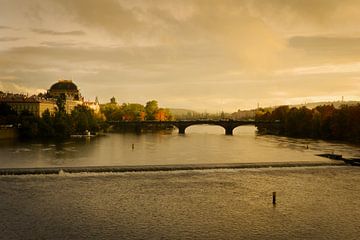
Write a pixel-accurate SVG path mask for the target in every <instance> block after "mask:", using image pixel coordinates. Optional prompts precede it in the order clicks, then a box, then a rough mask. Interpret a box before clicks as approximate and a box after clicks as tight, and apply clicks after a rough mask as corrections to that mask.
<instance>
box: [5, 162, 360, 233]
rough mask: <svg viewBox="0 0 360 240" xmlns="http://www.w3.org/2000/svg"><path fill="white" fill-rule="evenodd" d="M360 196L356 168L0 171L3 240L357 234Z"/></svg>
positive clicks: (358, 175) (359, 176) (358, 177)
mask: <svg viewBox="0 0 360 240" xmlns="http://www.w3.org/2000/svg"><path fill="white" fill-rule="evenodd" d="M273 191H276V192H277V204H276V206H275V207H274V206H273V205H272V197H271V196H272V192H273ZM359 199H360V171H359V168H355V167H316V168H282V169H276V168H275V169H256V170H248V169H242V170H217V171H214V170H212V171H210V170H205V171H204V170H202V171H175V172H152V173H141V172H140V173H117V174H111V173H104V174H99V173H97V174H95V173H94V174H93V173H91V174H87V173H82V174H63V175H46V176H45V175H27V176H0V203H1V204H0V216H1V217H0V233H1V234H0V239H359V238H358V237H359V236H360V225H359V222H360V210H359V207H358V205H359Z"/></svg>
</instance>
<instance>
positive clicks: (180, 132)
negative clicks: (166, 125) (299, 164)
mask: <svg viewBox="0 0 360 240" xmlns="http://www.w3.org/2000/svg"><path fill="white" fill-rule="evenodd" d="M185 128H186V127H183V126H181V127H180V126H178V129H179V134H185Z"/></svg>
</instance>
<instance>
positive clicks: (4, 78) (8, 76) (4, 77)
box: [0, 75, 18, 81]
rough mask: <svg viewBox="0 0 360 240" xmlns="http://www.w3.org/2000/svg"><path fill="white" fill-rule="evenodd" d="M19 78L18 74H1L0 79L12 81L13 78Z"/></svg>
mask: <svg viewBox="0 0 360 240" xmlns="http://www.w3.org/2000/svg"><path fill="white" fill-rule="evenodd" d="M17 79H18V77H17V76H12V75H5V76H1V75H0V81H1V80H5V81H11V80H17Z"/></svg>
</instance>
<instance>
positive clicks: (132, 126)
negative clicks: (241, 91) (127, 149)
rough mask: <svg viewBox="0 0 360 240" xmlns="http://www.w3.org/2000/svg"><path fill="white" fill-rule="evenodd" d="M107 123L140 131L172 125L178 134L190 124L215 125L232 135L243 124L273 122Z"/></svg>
mask: <svg viewBox="0 0 360 240" xmlns="http://www.w3.org/2000/svg"><path fill="white" fill-rule="evenodd" d="M109 124H111V125H115V126H120V127H122V128H128V129H135V130H136V131H137V132H141V130H142V129H144V128H149V127H154V128H156V127H165V128H166V127H173V126H175V127H176V128H177V129H178V130H179V134H185V130H186V128H187V127H190V126H192V125H217V126H221V127H223V128H224V129H225V134H226V135H232V134H233V130H234V129H235V128H236V127H239V126H244V125H268V124H274V123H273V122H260V121H252V120H179V121H109Z"/></svg>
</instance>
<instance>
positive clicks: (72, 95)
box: [48, 80, 83, 101]
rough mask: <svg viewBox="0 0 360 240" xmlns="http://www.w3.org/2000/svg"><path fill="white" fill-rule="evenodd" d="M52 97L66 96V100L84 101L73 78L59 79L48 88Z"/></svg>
mask: <svg viewBox="0 0 360 240" xmlns="http://www.w3.org/2000/svg"><path fill="white" fill-rule="evenodd" d="M48 96H49V97H51V98H58V97H65V99H66V100H74V101H83V98H82V97H81V94H80V91H79V89H78V87H77V86H76V84H75V83H73V82H72V80H59V81H58V82H57V83H54V84H53V85H52V86H51V87H50V89H49V90H48Z"/></svg>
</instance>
